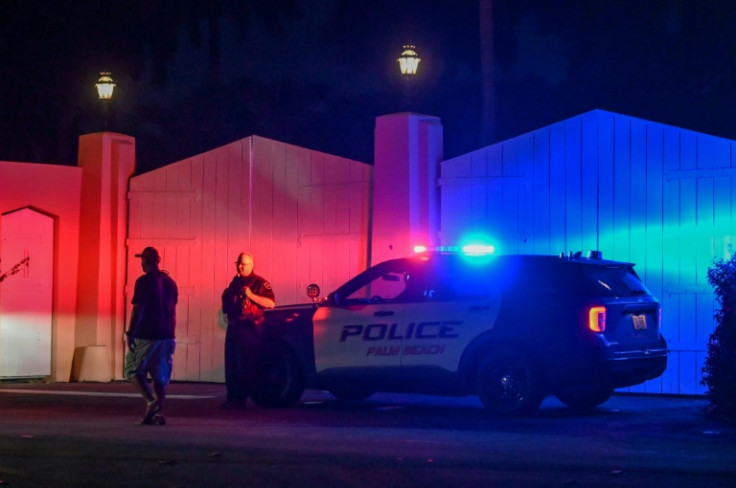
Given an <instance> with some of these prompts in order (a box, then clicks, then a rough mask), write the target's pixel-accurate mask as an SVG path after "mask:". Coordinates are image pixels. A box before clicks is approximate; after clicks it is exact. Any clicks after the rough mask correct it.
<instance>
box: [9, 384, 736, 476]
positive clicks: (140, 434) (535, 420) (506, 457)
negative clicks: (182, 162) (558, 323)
mask: <svg viewBox="0 0 736 488" xmlns="http://www.w3.org/2000/svg"><path fill="white" fill-rule="evenodd" d="M170 393H171V396H170V401H169V407H168V412H167V419H168V424H167V425H166V426H160V427H159V426H141V425H138V424H137V421H138V420H139V417H140V415H141V414H142V410H143V407H142V401H141V400H140V399H139V398H138V397H137V396H136V395H135V393H134V392H133V388H132V386H131V385H130V384H127V383H81V384H80V383H65V384H51V385H46V384H40V383H37V384H34V383H7V382H6V383H0V480H1V481H2V482H4V485H0V486H13V487H18V486H23V487H55V486H59V487H61V486H74V487H84V486H90V487H92V486H94V487H100V486H110V487H117V486H120V487H133V486H134V487H148V486H151V487H190V486H191V487H195V486H197V487H201V486H213V487H223V486H295V487H296V486H299V487H302V486H320V487H330V486H339V487H341V486H348V487H350V486H356V487H363V486H366V487H367V486H381V487H383V486H463V487H467V486H484V487H485V486H520V487H524V486H530V487H531V486H534V487H536V486H571V485H574V486H652V487H653V486H667V487H678V486H699V487H702V486H724V487H725V486H731V480H732V479H736V462H734V460H735V459H736V431H735V430H734V429H733V428H732V427H729V426H725V425H721V424H718V423H716V422H713V421H711V420H709V419H707V418H706V417H705V416H704V415H703V413H704V410H705V408H706V407H707V401H706V400H705V399H703V398H666V397H651V396H624V395H616V396H614V397H613V398H612V399H611V400H610V401H609V402H607V403H606V404H604V405H603V407H601V408H599V409H597V410H596V411H594V412H592V413H590V414H587V415H576V414H574V413H573V412H571V411H570V410H568V409H567V408H565V407H564V406H562V405H561V404H560V403H559V402H557V401H556V400H554V399H548V400H547V401H545V403H544V404H543V405H542V408H541V409H540V410H539V412H538V414H537V415H535V416H534V417H531V418H521V419H517V418H512V419H508V418H498V417H493V416H490V415H489V414H487V413H486V412H485V411H484V410H483V409H482V407H481V406H480V403H479V402H478V401H477V399H475V398H459V399H458V398H436V397H429V396H420V395H388V394H378V395H375V396H374V397H372V398H371V399H370V400H369V401H366V402H360V403H347V404H346V403H340V402H337V401H335V400H333V399H332V398H331V397H330V396H329V395H328V394H326V393H323V392H319V391H308V392H307V393H306V394H305V395H304V397H303V398H302V400H301V401H300V403H299V404H298V405H297V406H295V407H293V408H288V409H276V410H264V409H260V408H257V407H252V408H250V407H249V408H248V409H247V410H245V411H225V410H221V409H219V408H218V405H219V404H220V402H222V400H223V395H224V386H223V385H213V384H180V383H177V384H173V385H172V387H171V389H170Z"/></svg>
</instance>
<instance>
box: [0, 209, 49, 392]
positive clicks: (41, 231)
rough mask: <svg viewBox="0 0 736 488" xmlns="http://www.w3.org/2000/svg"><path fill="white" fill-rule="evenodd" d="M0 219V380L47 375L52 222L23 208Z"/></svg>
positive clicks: (44, 216) (33, 211) (40, 214)
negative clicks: (0, 241)
mask: <svg viewBox="0 0 736 488" xmlns="http://www.w3.org/2000/svg"><path fill="white" fill-rule="evenodd" d="M1 218H2V222H1V225H0V231H1V232H2V247H0V276H1V277H2V281H1V282H0V378H28V377H37V376H48V375H50V374H51V324H52V321H51V317H52V314H51V312H52V287H53V269H54V267H53V264H54V262H53V256H54V254H53V243H54V221H53V219H52V218H51V217H48V216H46V215H44V214H42V213H39V212H36V211H35V210H32V209H28V208H24V209H21V210H18V211H14V212H10V213H7V214H4V215H2V217H1Z"/></svg>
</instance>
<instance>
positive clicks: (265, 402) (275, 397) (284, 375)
mask: <svg viewBox="0 0 736 488" xmlns="http://www.w3.org/2000/svg"><path fill="white" fill-rule="evenodd" d="M302 393H304V375H303V374H302V371H301V368H300V367H299V364H298V362H297V360H296V358H295V357H294V355H293V354H292V353H290V352H289V351H284V350H277V351H273V352H265V353H264V354H263V355H262V357H261V358H260V360H259V361H258V372H257V382H256V387H255V389H254V391H253V392H252V394H251V397H252V398H253V402H255V404H256V405H259V406H261V407H287V406H289V405H292V404H294V403H295V402H296V401H297V400H299V398H300V397H301V396H302Z"/></svg>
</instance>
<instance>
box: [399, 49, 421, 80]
mask: <svg viewBox="0 0 736 488" xmlns="http://www.w3.org/2000/svg"><path fill="white" fill-rule="evenodd" d="M421 60H422V59H421V58H420V57H419V54H418V53H417V51H416V46H412V45H406V46H404V50H403V51H402V52H401V56H399V59H397V61H398V62H399V69H400V70H401V74H402V75H404V76H414V75H415V74H417V68H419V61H421Z"/></svg>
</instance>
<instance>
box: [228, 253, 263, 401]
mask: <svg viewBox="0 0 736 488" xmlns="http://www.w3.org/2000/svg"><path fill="white" fill-rule="evenodd" d="M253 264H254V263H253V254H251V253H247V252H243V253H240V254H239V255H238V260H237V261H236V262H235V267H236V269H237V270H238V273H237V274H236V275H235V277H234V278H233V280H232V281H231V282H230V285H229V286H228V287H227V288H225V291H224V292H223V293H222V311H223V312H224V313H225V314H226V315H227V319H228V320H227V331H226V333H225V385H226V387H227V400H226V401H225V403H223V404H222V405H221V407H222V408H234V409H241V408H245V402H246V400H247V398H248V396H249V395H250V394H252V390H253V386H254V384H255V381H256V362H257V360H258V353H259V351H260V331H259V330H258V327H259V326H260V324H261V322H262V321H263V310H264V309H267V308H273V307H274V306H276V301H275V300H276V299H275V297H274V294H273V290H272V289H271V283H269V282H268V281H266V280H265V279H264V278H262V277H260V276H258V275H257V274H255V273H253Z"/></svg>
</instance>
